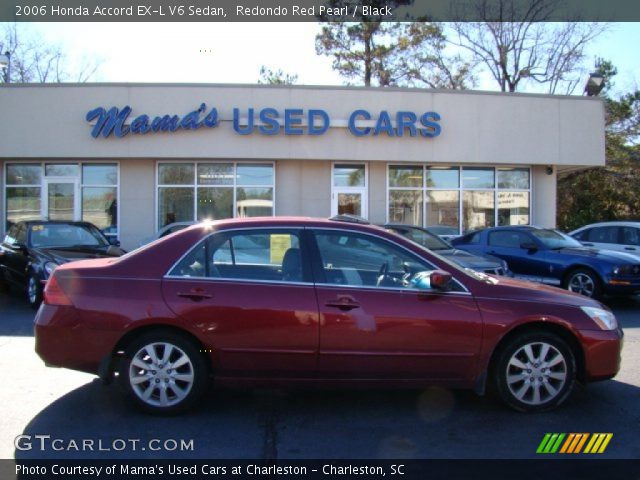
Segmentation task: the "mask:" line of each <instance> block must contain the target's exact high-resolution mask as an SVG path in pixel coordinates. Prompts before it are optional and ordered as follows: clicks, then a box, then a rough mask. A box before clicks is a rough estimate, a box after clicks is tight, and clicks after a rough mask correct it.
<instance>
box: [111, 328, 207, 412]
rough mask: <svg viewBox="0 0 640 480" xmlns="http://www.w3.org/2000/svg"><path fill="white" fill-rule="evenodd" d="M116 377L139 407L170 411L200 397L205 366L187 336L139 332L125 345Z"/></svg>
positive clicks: (182, 408) (184, 408) (175, 410)
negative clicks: (137, 335) (140, 333)
mask: <svg viewBox="0 0 640 480" xmlns="http://www.w3.org/2000/svg"><path fill="white" fill-rule="evenodd" d="M119 379H120V382H121V385H122V387H123V388H124V389H125V391H126V392H127V394H128V396H129V397H130V398H131V399H132V400H133V402H134V404H135V405H136V406H138V407H139V408H141V409H142V410H144V411H146V412H149V413H158V414H172V413H179V412H182V411H185V410H187V409H188V408H190V407H192V406H193V405H194V404H195V403H196V402H197V401H198V400H199V399H200V398H201V397H202V394H203V393H204V392H205V390H206V387H207V380H208V369H207V364H206V361H205V359H204V357H203V355H202V353H201V352H200V351H199V349H198V348H197V347H196V345H195V344H194V342H193V341H191V340H190V339H189V338H188V337H186V336H185V335H181V334H179V333H175V332H170V331H156V332H148V333H145V334H143V335H141V336H140V337H138V338H136V339H135V340H134V341H133V342H131V343H130V344H129V345H128V346H127V347H126V349H125V356H124V361H122V362H121V363H120V370H119Z"/></svg>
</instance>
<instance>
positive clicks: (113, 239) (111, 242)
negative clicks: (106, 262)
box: [107, 237, 120, 247]
mask: <svg viewBox="0 0 640 480" xmlns="http://www.w3.org/2000/svg"><path fill="white" fill-rule="evenodd" d="M107 240H109V245H113V246H114V247H119V246H120V240H118V239H117V238H116V237H107Z"/></svg>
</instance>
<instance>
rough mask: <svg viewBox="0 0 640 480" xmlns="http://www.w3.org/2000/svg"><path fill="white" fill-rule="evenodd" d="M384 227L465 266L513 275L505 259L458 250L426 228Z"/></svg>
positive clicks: (399, 225) (396, 225) (494, 273)
mask: <svg viewBox="0 0 640 480" xmlns="http://www.w3.org/2000/svg"><path fill="white" fill-rule="evenodd" d="M384 228H386V229H387V230H389V231H392V232H394V233H398V234H400V235H402V236H403V237H407V238H408V239H409V240H413V241H414V242H416V243H417V244H419V245H422V246H423V247H426V248H428V249H429V250H431V251H434V252H436V253H437V254H438V255H440V256H442V257H444V258H446V259H448V260H451V261H452V262H454V263H457V264H458V265H460V266H461V267H463V268H470V269H472V270H475V271H477V272H482V273H489V274H493V275H509V276H510V275H511V272H510V271H509V267H508V265H507V262H505V261H504V260H501V259H500V258H497V257H492V256H491V255H472V254H471V253H469V252H465V251H464V250H458V249H456V248H455V247H453V246H452V245H451V244H449V243H447V242H446V241H445V240H443V239H442V238H440V237H438V236H437V235H434V234H433V233H431V232H430V231H429V230H427V229H425V228H421V227H417V226H415V225H406V224H401V223H387V224H385V225H384Z"/></svg>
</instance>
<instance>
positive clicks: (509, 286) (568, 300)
mask: <svg viewBox="0 0 640 480" xmlns="http://www.w3.org/2000/svg"><path fill="white" fill-rule="evenodd" d="M478 296H481V297H486V298H493V297H499V298H502V299H508V300H525V301H529V302H543V303H549V304H553V303H555V304H563V305H571V306H574V307H582V306H584V307H597V308H603V307H602V305H601V304H600V302H598V301H597V300H593V299H592V298H588V297H585V296H584V295H580V294H578V293H573V292H570V291H568V290H564V289H562V288H559V287H552V286H550V285H545V284H543V283H537V282H530V281H527V280H517V279H515V278H509V277H491V280H490V281H488V282H487V283H485V284H484V285H482V287H480V289H479V291H478Z"/></svg>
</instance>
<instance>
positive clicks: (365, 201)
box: [330, 160, 369, 218]
mask: <svg viewBox="0 0 640 480" xmlns="http://www.w3.org/2000/svg"><path fill="white" fill-rule="evenodd" d="M339 165H353V166H358V167H364V185H363V186H339V185H336V175H335V174H336V167H337V166H339ZM341 193H345V194H359V195H362V205H361V213H362V215H361V216H362V217H364V218H369V164H368V163H367V162H359V161H349V160H340V161H333V162H331V210H330V211H331V216H335V215H338V206H339V205H338V200H337V198H336V195H339V194H341Z"/></svg>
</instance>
